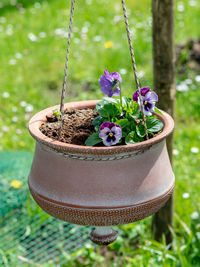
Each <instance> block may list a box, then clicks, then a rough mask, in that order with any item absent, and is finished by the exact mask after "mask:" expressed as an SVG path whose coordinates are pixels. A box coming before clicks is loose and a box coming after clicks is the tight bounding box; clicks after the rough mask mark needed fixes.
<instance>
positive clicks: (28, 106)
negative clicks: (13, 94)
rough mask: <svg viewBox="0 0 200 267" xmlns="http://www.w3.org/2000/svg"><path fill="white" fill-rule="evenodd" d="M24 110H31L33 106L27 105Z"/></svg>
mask: <svg viewBox="0 0 200 267" xmlns="http://www.w3.org/2000/svg"><path fill="white" fill-rule="evenodd" d="M25 110H26V112H32V111H33V106H32V105H30V104H29V105H27V106H26V108H25Z"/></svg>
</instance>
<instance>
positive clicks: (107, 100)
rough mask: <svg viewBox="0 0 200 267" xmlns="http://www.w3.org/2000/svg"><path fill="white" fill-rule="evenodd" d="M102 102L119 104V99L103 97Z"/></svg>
mask: <svg viewBox="0 0 200 267" xmlns="http://www.w3.org/2000/svg"><path fill="white" fill-rule="evenodd" d="M103 100H105V101H106V102H108V103H113V104H118V103H119V102H120V100H119V98H112V97H103Z"/></svg>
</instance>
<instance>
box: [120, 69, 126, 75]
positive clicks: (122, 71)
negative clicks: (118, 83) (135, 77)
mask: <svg viewBox="0 0 200 267" xmlns="http://www.w3.org/2000/svg"><path fill="white" fill-rule="evenodd" d="M119 72H120V74H122V75H125V74H126V73H127V70H126V69H120V71H119Z"/></svg>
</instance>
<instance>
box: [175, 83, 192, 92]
mask: <svg viewBox="0 0 200 267" xmlns="http://www.w3.org/2000/svg"><path fill="white" fill-rule="evenodd" d="M176 90H177V91H179V92H187V91H189V87H188V85H187V84H186V83H184V82H182V83H180V84H179V85H177V86H176Z"/></svg>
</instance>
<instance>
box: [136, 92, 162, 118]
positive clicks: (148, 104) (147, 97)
mask: <svg viewBox="0 0 200 267" xmlns="http://www.w3.org/2000/svg"><path fill="white" fill-rule="evenodd" d="M140 90H141V95H142V101H143V106H144V115H146V116H151V115H152V112H153V111H154V107H155V103H156V102H157V101H158V96H157V94H156V93H155V92H151V90H150V88H149V87H144V88H141V89H140ZM133 101H135V102H138V103H139V104H140V100H139V93H138V90H137V91H135V93H134V94H133ZM139 109H140V110H141V105H140V106H139Z"/></svg>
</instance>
